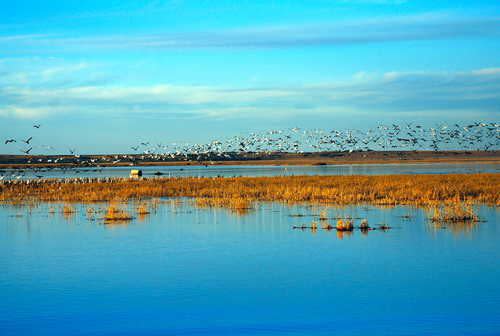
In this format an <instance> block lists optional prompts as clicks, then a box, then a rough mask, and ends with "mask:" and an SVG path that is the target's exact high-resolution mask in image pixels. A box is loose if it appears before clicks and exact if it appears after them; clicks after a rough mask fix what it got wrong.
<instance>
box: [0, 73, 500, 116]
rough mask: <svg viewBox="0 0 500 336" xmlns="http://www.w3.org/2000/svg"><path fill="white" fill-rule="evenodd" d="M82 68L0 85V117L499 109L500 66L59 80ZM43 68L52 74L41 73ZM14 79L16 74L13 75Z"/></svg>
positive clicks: (482, 111)
mask: <svg viewBox="0 0 500 336" xmlns="http://www.w3.org/2000/svg"><path fill="white" fill-rule="evenodd" d="M86 66H87V65H82V64H80V65H79V64H76V65H75V66H74V67H72V66H67V67H63V68H61V69H53V68H48V69H45V70H40V72H39V73H40V75H36V73H30V74H29V75H27V76H24V77H23V76H21V77H22V78H18V79H19V80H18V81H17V82H9V84H8V85H6V84H5V83H4V85H0V115H3V116H11V117H19V118H35V117H37V118H38V117H44V116H48V115H66V114H76V115H81V114H96V113H98V114H99V115H113V114H121V115H123V114H125V115H127V114H129V115H130V114H141V113H142V114H157V115H172V116H175V117H181V116H183V115H185V116H193V115H197V116H200V117H218V118H230V117H252V118H264V119H265V118H268V117H270V115H276V114H280V115H283V116H287V115H304V116H308V115H316V114H330V115H331V114H339V115H342V114H344V115H348V114H352V113H356V114H358V115H365V116H369V115H372V114H373V113H381V111H383V112H384V113H394V114H395V115H398V113H400V114H404V115H408V114H409V113H416V111H418V113H420V114H422V113H424V114H425V113H434V112H435V111H441V112H442V113H449V112H454V113H457V114H460V113H465V112H464V111H468V113H471V111H473V112H474V113H479V114H483V115H493V114H497V113H498V112H500V68H489V69H479V70H475V71H468V72H387V73H384V74H372V73H366V72H359V73H356V74H354V75H353V78H352V79H351V80H346V81H343V82H336V83H312V84H309V85H301V86H288V87H277V86H276V87H272V86H270V87H247V88H227V87H221V86H196V85H172V84H165V83H159V84H155V85H143V86H123V85H121V86H120V85H116V84H114V85H113V84H109V83H108V84H95V85H85V84H78V82H76V83H71V85H67V83H66V82H65V80H64V78H62V79H61V78H60V77H61V76H62V77H64V76H65V75H67V76H70V75H71V74H72V71H73V70H75V69H76V71H78V69H80V68H84V69H85V68H86ZM66 70H67V71H66ZM47 71H48V73H49V74H51V75H53V76H51V75H49V76H46V75H47ZM84 73H85V72H84ZM44 74H45V75H44ZM56 74H57V75H56ZM15 75H18V74H17V73H14V74H13V76H10V78H14V77H15ZM7 77H9V76H8V75H7ZM27 81H28V82H27ZM83 82H85V81H84V80H83ZM60 83H63V84H60ZM0 84H1V83H0Z"/></svg>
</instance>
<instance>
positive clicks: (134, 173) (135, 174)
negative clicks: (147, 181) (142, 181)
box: [130, 169, 142, 178]
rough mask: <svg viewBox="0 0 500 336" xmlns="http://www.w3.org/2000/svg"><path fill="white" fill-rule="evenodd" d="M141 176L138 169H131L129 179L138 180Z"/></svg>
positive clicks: (140, 171)
mask: <svg viewBox="0 0 500 336" xmlns="http://www.w3.org/2000/svg"><path fill="white" fill-rule="evenodd" d="M141 176H142V170H140V169H132V170H131V171H130V178H139V177H141Z"/></svg>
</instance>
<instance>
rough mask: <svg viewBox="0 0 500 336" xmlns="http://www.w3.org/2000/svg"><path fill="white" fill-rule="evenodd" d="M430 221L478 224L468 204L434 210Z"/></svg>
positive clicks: (471, 207)
mask: <svg viewBox="0 0 500 336" xmlns="http://www.w3.org/2000/svg"><path fill="white" fill-rule="evenodd" d="M431 221H433V222H440V223H457V222H479V217H478V216H477V215H476V212H475V211H474V207H473V206H472V204H470V203H453V204H448V205H444V206H441V207H439V208H435V209H434V213H433V215H432V216H431Z"/></svg>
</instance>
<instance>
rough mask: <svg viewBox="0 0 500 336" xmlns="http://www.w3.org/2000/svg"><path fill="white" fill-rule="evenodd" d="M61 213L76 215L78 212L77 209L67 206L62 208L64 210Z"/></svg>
mask: <svg viewBox="0 0 500 336" xmlns="http://www.w3.org/2000/svg"><path fill="white" fill-rule="evenodd" d="M61 212H62V213H63V214H74V213H75V212H76V210H75V208H74V207H73V206H71V205H69V204H65V205H64V206H63V207H62V210H61Z"/></svg>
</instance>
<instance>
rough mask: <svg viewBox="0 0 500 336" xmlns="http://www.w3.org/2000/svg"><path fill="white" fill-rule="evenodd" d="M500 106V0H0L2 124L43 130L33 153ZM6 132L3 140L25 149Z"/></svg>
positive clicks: (471, 114)
mask: <svg viewBox="0 0 500 336" xmlns="http://www.w3.org/2000/svg"><path fill="white" fill-rule="evenodd" d="M499 112H500V3H499V2H498V0H494V1H493V0H492V1H487V0H475V1H464V0H453V1H451V0H450V1H448V0H441V1H436V0H429V1H427V0H304V1H301V0H293V1H292V0H281V1H277V0H264V1H261V0H251V1H250V0H248V1H247V0H241V1H235V0H233V1H228V0H218V1H207V0H197V1H190V0H164V1H161V0H143V1H136V0H119V1H118V0H109V1H103V0H86V1H81V0H78V1H76V0H64V1H59V0H52V1H37V0H16V1H3V2H2V11H0V134H1V135H2V137H3V138H4V139H8V138H14V139H18V140H19V139H26V138H28V137H30V136H32V137H33V140H32V141H33V142H32V143H33V152H32V154H37V153H45V154H48V153H51V152H57V153H66V152H67V150H68V148H74V149H76V150H77V151H78V152H80V153H120V152H129V151H130V146H132V145H135V144H137V143H139V142H140V141H151V142H153V143H155V142H156V143H163V144H168V143H185V142H189V143H195V142H207V141H211V140H214V139H220V138H224V137H229V136H233V135H238V134H248V133H249V132H253V131H262V130H269V129H276V128H281V129H282V128H289V127H302V128H309V129H316V128H321V129H368V128H374V127H376V126H377V125H379V124H381V123H382V124H383V123H390V122H409V121H412V122H418V123H421V124H423V125H433V124H438V123H451V122H470V121H484V122H498V121H499V116H500V113H499ZM34 124H41V127H40V128H39V129H35V128H33V125H34ZM4 139H2V142H1V143H0V153H9V154H21V152H20V150H21V149H22V148H21V145H20V144H19V143H15V144H12V143H11V144H7V145H5V144H4V143H3V142H4Z"/></svg>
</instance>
